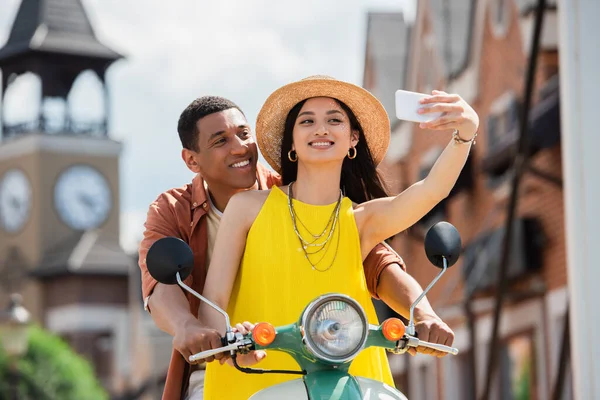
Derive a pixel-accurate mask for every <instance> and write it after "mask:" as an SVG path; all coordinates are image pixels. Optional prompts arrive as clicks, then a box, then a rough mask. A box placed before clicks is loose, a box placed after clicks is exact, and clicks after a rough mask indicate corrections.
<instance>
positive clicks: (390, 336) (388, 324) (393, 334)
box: [381, 318, 406, 342]
mask: <svg viewBox="0 0 600 400" xmlns="http://www.w3.org/2000/svg"><path fill="white" fill-rule="evenodd" d="M381 331H382V332H383V336H385V338H386V339H387V340H389V341H390V342H397V341H398V340H400V339H402V336H404V333H405V332H406V327H405V326H404V324H403V323H402V321H400V320H399V319H398V318H388V319H386V320H385V321H383V324H382V325H381Z"/></svg>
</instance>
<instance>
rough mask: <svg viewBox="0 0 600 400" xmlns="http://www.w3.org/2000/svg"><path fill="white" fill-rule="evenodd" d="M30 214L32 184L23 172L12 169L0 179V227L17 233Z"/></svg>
mask: <svg viewBox="0 0 600 400" xmlns="http://www.w3.org/2000/svg"><path fill="white" fill-rule="evenodd" d="M30 212H31V183H30V182H29V179H28V178H27V176H26V175H25V173H24V172H23V171H21V170H20V169H10V170H8V171H7V172H6V173H5V174H4V175H3V176H2V178H0V225H2V228H3V229H4V230H5V231H7V232H11V233H14V232H17V231H19V230H20V229H21V228H22V227H23V225H25V223H26V222H27V220H28V219H29V213H30Z"/></svg>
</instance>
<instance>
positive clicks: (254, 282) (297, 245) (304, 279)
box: [200, 76, 479, 399]
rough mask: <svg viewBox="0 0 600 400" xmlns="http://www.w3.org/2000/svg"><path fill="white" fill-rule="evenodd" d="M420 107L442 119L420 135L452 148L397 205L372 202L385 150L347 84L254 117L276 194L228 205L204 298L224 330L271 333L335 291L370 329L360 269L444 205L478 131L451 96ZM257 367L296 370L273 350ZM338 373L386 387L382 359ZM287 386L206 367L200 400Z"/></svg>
mask: <svg viewBox="0 0 600 400" xmlns="http://www.w3.org/2000/svg"><path fill="white" fill-rule="evenodd" d="M423 105H426V106H427V107H424V108H423V109H422V110H420V112H422V113H427V112H443V113H444V114H443V115H442V116H441V117H439V118H438V119H436V120H434V121H431V122H429V123H426V124H422V126H423V127H425V128H429V129H434V130H448V129H451V130H454V134H453V138H452V139H451V141H450V144H449V145H448V146H447V147H446V149H445V151H444V152H443V153H442V154H441V155H440V157H439V159H438V160H437V162H436V164H435V165H434V166H433V168H432V169H431V172H430V173H429V175H428V176H427V177H426V178H425V179H424V180H422V181H420V182H418V183H416V184H414V185H412V186H411V187H410V188H408V189H406V190H405V191H404V192H402V193H401V194H399V195H398V196H395V197H384V198H377V197H380V196H381V194H382V193H385V192H384V190H383V187H382V185H381V182H380V180H379V178H378V175H377V172H376V166H377V164H379V162H380V161H381V160H382V159H383V157H384V155H385V153H386V151H387V147H388V144H389V140H390V126H389V120H388V116H387V114H386V112H385V110H384V108H383V107H382V105H381V103H379V101H377V99H375V97H373V96H372V95H371V94H370V93H369V92H367V91H366V90H364V89H363V88H361V87H359V86H355V85H352V84H349V83H346V82H341V81H338V80H335V79H332V78H329V77H323V76H315V77H310V78H307V79H304V80H301V81H298V82H294V83H291V84H288V85H286V86H284V87H282V88H280V89H278V90H277V91H275V92H274V93H273V94H272V95H271V96H270V97H269V98H268V99H267V101H266V103H265V104H264V106H263V108H262V109H261V111H260V113H259V115H258V118H257V128H256V135H257V141H258V145H259V147H260V149H261V153H262V155H263V156H264V158H265V159H266V160H267V162H269V164H270V165H271V166H272V167H273V169H275V170H276V171H277V172H280V173H281V174H282V177H283V183H284V186H282V187H273V188H272V189H271V190H270V191H249V192H244V193H240V194H237V195H235V196H234V197H233V198H232V199H231V200H230V202H229V204H228V206H227V208H226V210H225V213H224V216H223V220H222V224H221V227H220V229H219V232H218V234H217V239H216V243H215V250H214V253H213V259H212V262H211V266H210V268H209V272H208V275H207V278H206V284H205V289H204V295H205V296H206V297H207V298H208V299H210V300H212V301H213V302H215V303H217V304H219V305H220V306H221V307H223V308H226V309H227V310H228V312H229V315H230V317H231V320H232V321H255V322H256V321H268V322H270V323H272V324H273V325H275V326H277V325H283V324H289V323H291V322H293V321H294V320H296V319H297V318H298V317H299V315H300V313H301V312H302V310H303V308H304V307H305V306H306V305H307V304H308V302H310V301H311V300H313V299H314V298H315V297H317V296H319V295H321V294H323V293H327V292H340V293H344V294H347V295H349V296H351V297H353V298H354V299H355V300H357V301H358V302H359V303H360V304H361V305H362V306H363V308H364V309H365V312H366V313H367V316H368V318H369V321H370V323H373V324H377V323H378V321H377V317H376V314H375V310H374V307H373V304H372V302H371V298H370V295H369V292H368V290H367V287H366V283H365V280H364V274H363V269H362V261H363V260H364V258H365V257H366V256H367V255H368V254H369V252H370V251H371V249H373V247H375V245H376V244H377V243H379V242H381V241H383V240H385V239H386V238H388V237H390V236H393V235H395V234H397V233H399V232H401V231H403V230H405V229H406V228H408V227H410V226H411V225H413V224H414V223H415V222H417V221H418V220H419V219H421V218H422V217H423V216H424V215H425V214H426V213H427V212H428V211H430V210H431V209H432V208H433V207H434V206H435V205H436V204H437V203H438V202H439V201H441V200H442V199H443V198H444V197H446V196H447V195H448V193H449V192H450V190H451V189H452V187H453V186H454V183H455V182H456V179H457V178H458V175H459V173H460V171H461V170H462V168H463V166H464V163H465V161H466V159H467V156H468V154H469V150H470V147H471V145H472V143H473V141H474V139H475V136H476V131H477V128H478V123H479V122H478V117H477V114H476V113H475V112H474V111H473V109H472V108H471V107H470V106H469V105H468V104H467V103H466V102H464V100H462V99H461V98H460V97H459V96H457V95H449V94H446V93H444V92H437V91H435V92H434V93H433V96H431V97H429V98H427V99H425V101H424V102H423ZM351 199H352V200H351ZM371 199H374V200H371ZM353 201H354V202H353ZM200 317H201V319H202V320H203V321H204V322H205V323H206V324H208V325H209V326H212V327H214V328H216V329H221V330H222V331H224V326H223V325H224V323H223V319H222V316H221V315H220V314H218V313H216V312H215V311H214V310H213V309H211V308H210V307H209V306H206V304H202V305H201V306H200ZM239 328H240V329H242V330H243V327H241V326H240V327H239ZM264 356H265V354H264V353H260V354H258V359H261V358H263V357H264ZM261 368H265V369H296V370H297V369H298V366H297V365H296V363H295V362H294V361H293V359H292V358H291V357H290V356H288V355H287V354H283V353H280V352H276V351H273V352H270V353H269V355H268V357H264V360H263V361H261ZM350 373H352V374H355V375H359V376H364V377H368V378H372V379H377V380H380V381H383V382H385V383H387V384H389V385H393V381H392V377H391V373H390V369H389V365H388V363H387V358H386V356H385V352H384V351H383V350H382V349H373V348H370V349H366V350H364V351H363V352H362V353H361V354H360V355H359V356H358V357H357V358H356V359H355V360H354V361H353V362H352V365H351V367H350ZM294 378H297V376H294V375H279V374H273V375H271V374H265V375H248V374H244V373H241V372H239V371H237V370H236V369H234V368H232V367H231V366H229V365H218V364H217V363H209V364H208V366H207V372H206V377H205V398H206V399H247V398H248V397H249V396H250V395H252V394H253V393H255V392H257V391H258V390H260V389H262V388H265V387H268V386H271V385H274V384H276V383H280V382H283V381H285V380H289V379H294Z"/></svg>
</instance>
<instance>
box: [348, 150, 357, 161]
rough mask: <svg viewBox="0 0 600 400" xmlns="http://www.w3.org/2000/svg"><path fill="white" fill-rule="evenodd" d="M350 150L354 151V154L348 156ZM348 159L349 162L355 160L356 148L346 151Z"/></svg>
mask: <svg viewBox="0 0 600 400" xmlns="http://www.w3.org/2000/svg"><path fill="white" fill-rule="evenodd" d="M351 150H354V153H352V155H350V151H351ZM348 158H349V159H351V160H354V159H355V158H356V147H351V148H350V149H349V150H348Z"/></svg>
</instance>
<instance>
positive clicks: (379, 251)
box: [363, 243, 406, 299]
mask: <svg viewBox="0 0 600 400" xmlns="http://www.w3.org/2000/svg"><path fill="white" fill-rule="evenodd" d="M391 264H398V265H400V268H402V269H403V270H404V271H406V265H405V264H404V260H403V259H402V257H400V256H399V255H398V253H396V252H395V251H394V250H393V249H392V248H391V247H389V246H388V245H386V244H383V243H380V244H378V245H377V246H375V248H374V249H373V250H371V252H370V253H369V255H368V256H367V258H366V259H365V261H364V263H363V266H364V271H365V279H366V281H367V288H368V289H369V292H370V293H371V297H373V298H375V299H379V296H378V295H377V285H378V283H379V277H380V276H381V273H382V272H383V270H384V269H386V268H387V267H388V266H390V265H391Z"/></svg>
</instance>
